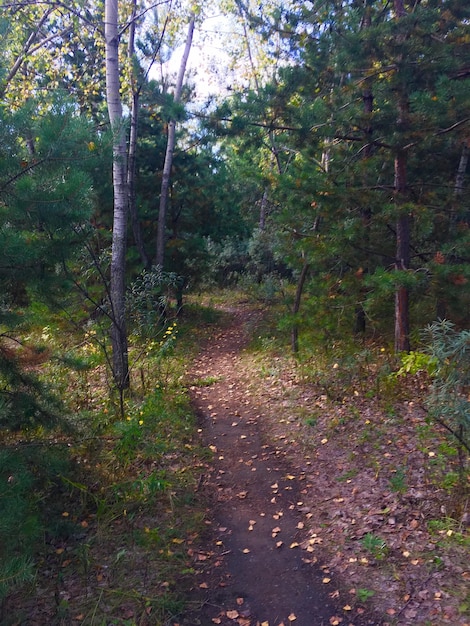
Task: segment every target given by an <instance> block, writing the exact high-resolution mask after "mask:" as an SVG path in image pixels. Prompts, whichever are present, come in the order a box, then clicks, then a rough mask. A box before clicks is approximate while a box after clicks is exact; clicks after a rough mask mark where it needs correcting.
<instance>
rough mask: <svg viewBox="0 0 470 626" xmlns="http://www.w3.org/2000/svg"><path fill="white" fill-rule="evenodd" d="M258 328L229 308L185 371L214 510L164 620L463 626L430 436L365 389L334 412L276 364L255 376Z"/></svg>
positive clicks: (464, 567)
mask: <svg viewBox="0 0 470 626" xmlns="http://www.w3.org/2000/svg"><path fill="white" fill-rule="evenodd" d="M259 319H260V314H258V313H256V312H255V311H253V310H251V309H250V308H249V307H243V306H240V307H237V308H236V309H233V310H231V311H229V312H228V318H227V324H226V326H225V327H224V328H223V329H217V330H216V333H215V334H214V335H213V336H212V337H211V339H210V341H209V342H208V344H207V345H206V346H205V347H204V348H203V350H202V352H201V353H200V356H199V358H198V359H197V361H196V362H195V363H194V365H193V368H192V371H191V379H192V381H193V384H192V386H191V393H192V397H193V402H194V406H195V408H196V410H197V412H198V414H199V416H200V419H201V431H202V432H201V436H202V437H203V440H204V442H205V444H206V445H208V446H210V447H211V449H212V451H213V455H214V459H213V462H212V463H211V464H210V465H209V466H208V467H207V471H206V473H205V474H204V475H203V476H202V477H201V483H200V488H201V490H203V489H204V490H205V491H206V492H208V493H209V495H210V497H211V502H212V507H213V510H212V511H211V515H210V522H211V523H210V527H209V529H208V536H209V539H208V543H207V545H205V546H204V548H201V549H199V550H194V552H192V553H191V554H190V556H191V557H192V558H193V562H194V564H195V570H196V577H195V582H194V588H193V603H194V604H193V606H194V607H195V610H194V612H193V613H192V614H188V615H186V617H185V618H184V619H180V620H179V622H178V623H179V624H184V625H185V626H190V625H192V626H196V625H197V624H201V625H202V626H209V625H210V624H222V625H228V624H237V623H238V624H240V625H241V626H256V625H263V626H266V625H267V624H269V626H279V625H281V624H284V626H287V624H290V623H293V624H294V625H295V626H321V625H323V624H332V625H335V624H342V625H346V624H355V625H357V624H376V625H377V626H378V625H383V626H386V625H390V626H391V625H396V626H405V625H406V626H411V625H412V624H413V625H414V624H423V625H424V624H426V625H428V624H439V625H440V624H442V625H444V624H452V625H454V626H457V625H459V626H460V625H462V626H466V625H468V624H469V623H470V620H469V619H468V615H469V611H468V604H467V601H468V588H469V586H468V581H469V580H470V573H469V571H468V545H469V543H468V532H467V530H466V526H465V524H464V523H463V522H461V523H459V522H458V521H457V522H454V521H452V520H451V517H450V515H451V514H452V515H453V518H454V519H455V518H457V520H458V516H459V514H461V513H462V512H461V511H460V512H459V511H457V510H456V508H455V506H454V504H455V503H453V502H452V496H450V495H449V494H450V491H449V490H447V491H446V489H445V488H443V487H442V486H439V482H438V481H439V480H440V476H441V474H440V472H441V473H442V472H444V473H443V474H442V475H443V476H447V475H448V474H446V473H445V472H447V470H452V469H453V468H451V467H449V468H444V469H443V468H442V467H438V465H437V464H436V465H433V463H432V462H431V463H430V460H431V461H434V459H436V458H437V457H439V454H438V452H436V451H437V450H439V446H441V445H444V443H443V442H444V441H445V440H444V438H443V437H442V436H441V434H440V433H438V432H437V433H436V434H433V435H432V436H431V438H430V434H429V432H427V431H425V428H426V424H425V421H424V419H423V414H422V412H420V410H419V409H418V408H417V406H416V405H415V403H414V402H413V401H405V400H401V399H400V397H399V395H397V396H396V398H395V400H396V401H397V404H396V406H394V407H393V410H392V408H391V406H387V407H386V409H384V407H381V406H379V404H378V403H377V402H375V400H374V399H370V396H371V394H370V393H369V392H370V387H368V383H367V382H365V388H364V389H361V388H358V389H355V388H354V390H353V389H352V388H351V398H337V399H335V400H334V401H332V400H331V398H330V397H328V395H326V394H325V390H324V388H323V387H320V386H318V387H315V386H314V385H311V384H308V383H305V382H304V381H303V380H302V377H301V375H299V372H298V371H297V370H296V367H295V366H291V365H289V360H288V359H286V358H285V357H284V356H283V355H281V356H280V357H279V358H275V359H274V360H273V362H272V363H269V364H267V365H266V363H263V364H260V363H257V362H256V359H254V358H253V355H252V354H247V353H245V352H244V351H243V348H244V347H245V346H246V344H247V342H248V340H249V338H250V335H251V334H252V333H253V332H254V329H255V328H256V325H257V323H258V322H259ZM372 380H374V376H373V373H372V378H371V381H370V382H371V384H372ZM374 384H375V383H374ZM432 437H434V439H433V438H432ZM446 445H447V444H446ZM446 458H447V457H446ZM441 464H442V463H441ZM459 506H461V503H460V504H459ZM447 515H448V516H449V517H447ZM443 519H444V520H447V521H445V522H444V523H442V520H443ZM461 519H462V520H463V519H465V512H464V516H463V517H462V518H461ZM433 523H434V524H435V525H434V526H433V527H434V528H435V531H434V532H433V533H432V532H430V528H431V526H432V524H433ZM439 524H440V525H439ZM457 535H458V537H459V539H458V541H453V539H454V538H455V537H456V536H457ZM201 607H202V608H201ZM175 623H176V622H175Z"/></svg>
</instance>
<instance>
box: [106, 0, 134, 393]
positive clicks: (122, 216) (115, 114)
mask: <svg viewBox="0 0 470 626" xmlns="http://www.w3.org/2000/svg"><path fill="white" fill-rule="evenodd" d="M105 41H106V99H107V105H108V113H109V121H110V123H111V129H112V132H113V193H114V214H113V237H112V250H111V286H110V298H111V318H112V326H111V344H112V350H113V359H112V363H113V376H114V381H115V383H116V385H117V387H118V389H119V390H120V391H121V392H122V390H124V389H126V388H127V387H129V361H128V347H127V329H126V315H125V289H126V284H125V268H126V234H127V212H128V189H127V171H126V170H127V167H126V136H125V132H124V123H123V122H124V121H123V116H122V104H121V96H120V84H119V58H118V52H119V35H118V0H106V2H105Z"/></svg>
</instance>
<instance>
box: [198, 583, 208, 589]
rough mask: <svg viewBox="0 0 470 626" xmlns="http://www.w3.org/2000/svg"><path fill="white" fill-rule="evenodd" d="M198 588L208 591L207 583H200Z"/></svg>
mask: <svg viewBox="0 0 470 626" xmlns="http://www.w3.org/2000/svg"><path fill="white" fill-rule="evenodd" d="M199 588H200V589H209V585H208V584H207V583H201V584H200V585H199Z"/></svg>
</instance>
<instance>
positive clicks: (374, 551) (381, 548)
mask: <svg viewBox="0 0 470 626" xmlns="http://www.w3.org/2000/svg"><path fill="white" fill-rule="evenodd" d="M361 543H362V546H363V548H364V549H365V550H367V552H369V553H370V554H371V555H372V556H373V557H374V559H376V561H382V560H383V559H384V558H385V557H386V556H387V554H388V547H387V542H386V541H385V540H384V539H382V538H381V537H378V536H377V535H374V534H373V533H367V535H364V537H363V538H362V540H361Z"/></svg>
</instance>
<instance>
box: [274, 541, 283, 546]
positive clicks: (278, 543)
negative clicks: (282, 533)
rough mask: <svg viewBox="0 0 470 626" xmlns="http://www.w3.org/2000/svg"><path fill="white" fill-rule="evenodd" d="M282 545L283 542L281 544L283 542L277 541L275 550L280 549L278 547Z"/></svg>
mask: <svg viewBox="0 0 470 626" xmlns="http://www.w3.org/2000/svg"><path fill="white" fill-rule="evenodd" d="M283 545H284V542H283V541H278V542H276V548H280V547H281V546H283Z"/></svg>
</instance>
